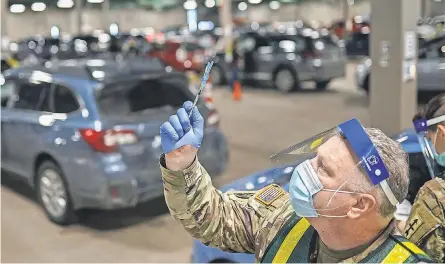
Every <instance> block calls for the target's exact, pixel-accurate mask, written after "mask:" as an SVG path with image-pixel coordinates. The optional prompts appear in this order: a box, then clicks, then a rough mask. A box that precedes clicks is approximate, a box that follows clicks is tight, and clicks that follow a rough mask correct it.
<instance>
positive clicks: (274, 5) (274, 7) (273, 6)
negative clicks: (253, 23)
mask: <svg viewBox="0 0 445 264" xmlns="http://www.w3.org/2000/svg"><path fill="white" fill-rule="evenodd" d="M269 7H270V9H272V10H277V9H278V8H280V2H278V1H271V2H270V3H269Z"/></svg>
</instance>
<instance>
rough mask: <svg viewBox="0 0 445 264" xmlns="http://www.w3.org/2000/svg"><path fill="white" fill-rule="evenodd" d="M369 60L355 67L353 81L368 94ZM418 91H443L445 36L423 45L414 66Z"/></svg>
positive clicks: (444, 89) (444, 87) (444, 81)
mask: <svg viewBox="0 0 445 264" xmlns="http://www.w3.org/2000/svg"><path fill="white" fill-rule="evenodd" d="M371 65H372V62H371V59H370V58H365V59H364V60H362V62H361V63H360V64H359V65H357V68H356V71H355V80H356V83H357V86H358V87H359V88H360V89H363V90H365V91H366V92H367V93H368V92H369V83H370V82H369V81H370V78H371V77H370V75H371ZM416 66H417V67H416V71H417V89H418V90H419V91H424V92H426V91H430V92H435V91H445V85H444V84H445V36H441V37H438V38H436V39H433V40H430V41H427V42H425V43H423V44H422V45H421V47H420V49H419V59H418V61H417V65H416Z"/></svg>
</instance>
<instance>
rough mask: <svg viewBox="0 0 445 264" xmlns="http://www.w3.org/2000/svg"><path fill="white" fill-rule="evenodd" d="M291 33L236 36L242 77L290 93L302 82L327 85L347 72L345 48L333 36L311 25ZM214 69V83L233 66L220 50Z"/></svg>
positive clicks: (223, 80) (220, 81) (225, 76)
mask: <svg viewBox="0 0 445 264" xmlns="http://www.w3.org/2000/svg"><path fill="white" fill-rule="evenodd" d="M289 30H291V31H292V34H288V33H278V32H277V33H271V32H266V33H259V32H248V33H244V34H241V36H240V37H239V38H238V40H237V50H238V51H239V53H241V54H242V57H243V63H242V64H243V69H242V71H241V73H240V75H241V78H242V79H243V80H246V81H253V82H261V83H262V84H263V85H269V84H272V85H273V86H274V87H275V88H276V89H277V90H279V91H281V92H283V93H288V92H291V91H293V90H297V89H299V88H301V87H302V82H306V81H315V83H316V88H317V89H318V90H324V89H326V88H327V87H328V84H329V82H330V81H331V80H332V79H335V78H339V77H344V76H345V65H346V56H345V52H344V49H343V48H341V47H340V46H339V45H338V43H337V42H335V41H333V40H332V38H330V36H329V35H328V36H323V35H321V34H319V32H317V31H313V30H312V29H303V30H298V29H295V28H293V29H289ZM217 56H218V57H219V58H220V59H219V62H218V63H215V65H214V68H213V69H212V80H213V82H214V84H215V85H220V84H223V83H226V82H227V80H230V76H231V71H230V67H229V65H228V64H227V63H225V60H224V54H223V53H219V54H217Z"/></svg>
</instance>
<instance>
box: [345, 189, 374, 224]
mask: <svg viewBox="0 0 445 264" xmlns="http://www.w3.org/2000/svg"><path fill="white" fill-rule="evenodd" d="M376 206H377V201H376V199H375V198H374V196H372V195H370V194H360V195H357V202H356V203H355V204H353V205H352V206H351V209H349V211H348V213H347V216H348V217H349V218H360V217H362V216H364V215H367V214H368V213H370V212H371V211H373V210H374V209H375V208H376Z"/></svg>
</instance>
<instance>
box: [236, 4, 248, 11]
mask: <svg viewBox="0 0 445 264" xmlns="http://www.w3.org/2000/svg"><path fill="white" fill-rule="evenodd" d="M238 9H239V10H241V11H245V10H246V9H247V4H246V3H245V2H241V3H239V4H238Z"/></svg>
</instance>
